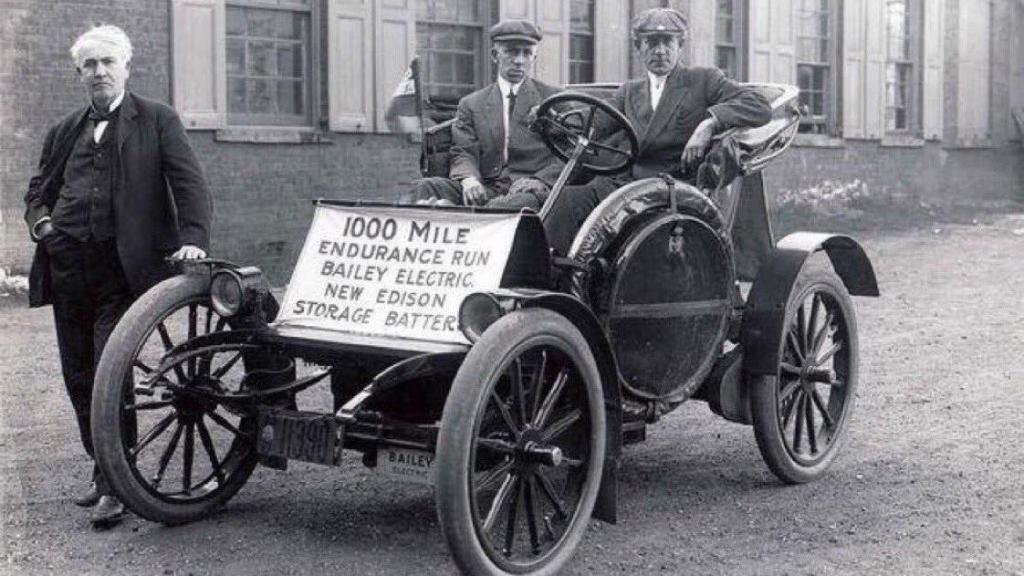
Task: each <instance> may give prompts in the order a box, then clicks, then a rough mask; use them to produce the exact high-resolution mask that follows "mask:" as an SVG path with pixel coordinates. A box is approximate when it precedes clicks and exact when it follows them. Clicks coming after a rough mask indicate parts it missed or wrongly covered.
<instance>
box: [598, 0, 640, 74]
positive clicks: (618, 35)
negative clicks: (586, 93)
mask: <svg viewBox="0 0 1024 576" xmlns="http://www.w3.org/2000/svg"><path fill="white" fill-rule="evenodd" d="M629 22H630V18H629V7H628V3H627V2H621V1H620V0H597V2H596V3H595V5H594V32H595V34H594V80H596V81H598V82H622V81H623V80H624V79H625V78H626V75H627V74H628V73H629V57H630V54H632V52H633V46H632V44H631V43H630V41H629Z"/></svg>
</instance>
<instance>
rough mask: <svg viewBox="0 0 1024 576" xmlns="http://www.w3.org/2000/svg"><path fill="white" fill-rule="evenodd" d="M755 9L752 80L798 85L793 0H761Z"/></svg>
mask: <svg viewBox="0 0 1024 576" xmlns="http://www.w3.org/2000/svg"><path fill="white" fill-rule="evenodd" d="M750 12H751V21H752V22H753V24H752V25H751V29H750V32H751V42H750V44H751V62H750V80H751V82H780V83H783V84H796V80H795V79H794V76H795V75H796V60H795V56H796V52H795V42H794V33H793V32H794V30H793V20H794V18H795V14H796V12H795V11H794V7H793V2H792V0H757V1H755V2H751V3H750Z"/></svg>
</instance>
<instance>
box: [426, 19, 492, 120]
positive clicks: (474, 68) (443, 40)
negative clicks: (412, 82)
mask: <svg viewBox="0 0 1024 576" xmlns="http://www.w3.org/2000/svg"><path fill="white" fill-rule="evenodd" d="M483 4H485V3H484V2H477V0H416V51H417V53H418V54H419V56H420V61H421V62H422V65H423V68H422V70H423V77H422V86H423V91H424V92H425V93H426V95H427V96H428V97H429V98H430V99H431V100H435V101H440V102H446V103H451V104H455V103H457V102H458V101H459V99H460V98H462V97H463V96H465V95H466V94H469V93H470V92H473V91H474V90H476V89H477V88H479V87H481V86H482V85H483V78H484V75H485V70H486V66H487V59H486V58H484V49H483V46H484V42H483V35H484V19H485V18H486V17H488V14H486V13H485V11H484V9H483V6H482V5H483Z"/></svg>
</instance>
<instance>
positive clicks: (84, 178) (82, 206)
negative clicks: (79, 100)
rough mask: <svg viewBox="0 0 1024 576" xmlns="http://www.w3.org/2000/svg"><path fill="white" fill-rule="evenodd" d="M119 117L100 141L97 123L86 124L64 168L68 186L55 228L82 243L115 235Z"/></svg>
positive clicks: (57, 207) (55, 215) (62, 192)
mask: <svg viewBox="0 0 1024 576" xmlns="http://www.w3.org/2000/svg"><path fill="white" fill-rule="evenodd" d="M119 110H120V108H119ZM118 116H119V114H116V113H115V114H114V115H113V117H111V119H110V123H109V124H108V125H107V128H106V130H104V131H103V136H102V137H101V138H100V141H99V142H98V143H97V142H93V132H94V131H95V127H96V124H95V123H94V122H93V121H91V120H89V121H87V122H86V123H85V126H84V127H83V128H82V132H81V133H80V134H79V135H78V139H77V140H76V141H75V145H74V148H72V149H71V155H70V156H69V157H68V162H67V164H66V165H65V167H64V186H63V187H62V188H61V190H60V195H59V196H58V198H57V203H56V204H55V205H54V207H53V211H52V212H51V214H50V218H52V221H53V227H54V228H56V229H58V230H60V231H61V232H63V233H65V234H67V235H69V236H71V237H72V238H75V239H76V240H79V241H81V242H87V241H90V240H93V241H97V242H101V241H104V240H110V239H111V238H113V237H114V233H115V227H114V203H113V188H114V174H115V172H116V169H117V166H118V164H117V123H118V122H117V119H118Z"/></svg>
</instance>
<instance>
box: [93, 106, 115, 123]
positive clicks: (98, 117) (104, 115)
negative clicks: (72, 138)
mask: <svg viewBox="0 0 1024 576" xmlns="http://www.w3.org/2000/svg"><path fill="white" fill-rule="evenodd" d="M111 114H112V112H109V111H107V112H100V111H99V110H97V109H95V108H89V120H92V121H93V122H95V123H97V124H99V123H100V122H108V121H109V120H110V116H111Z"/></svg>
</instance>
